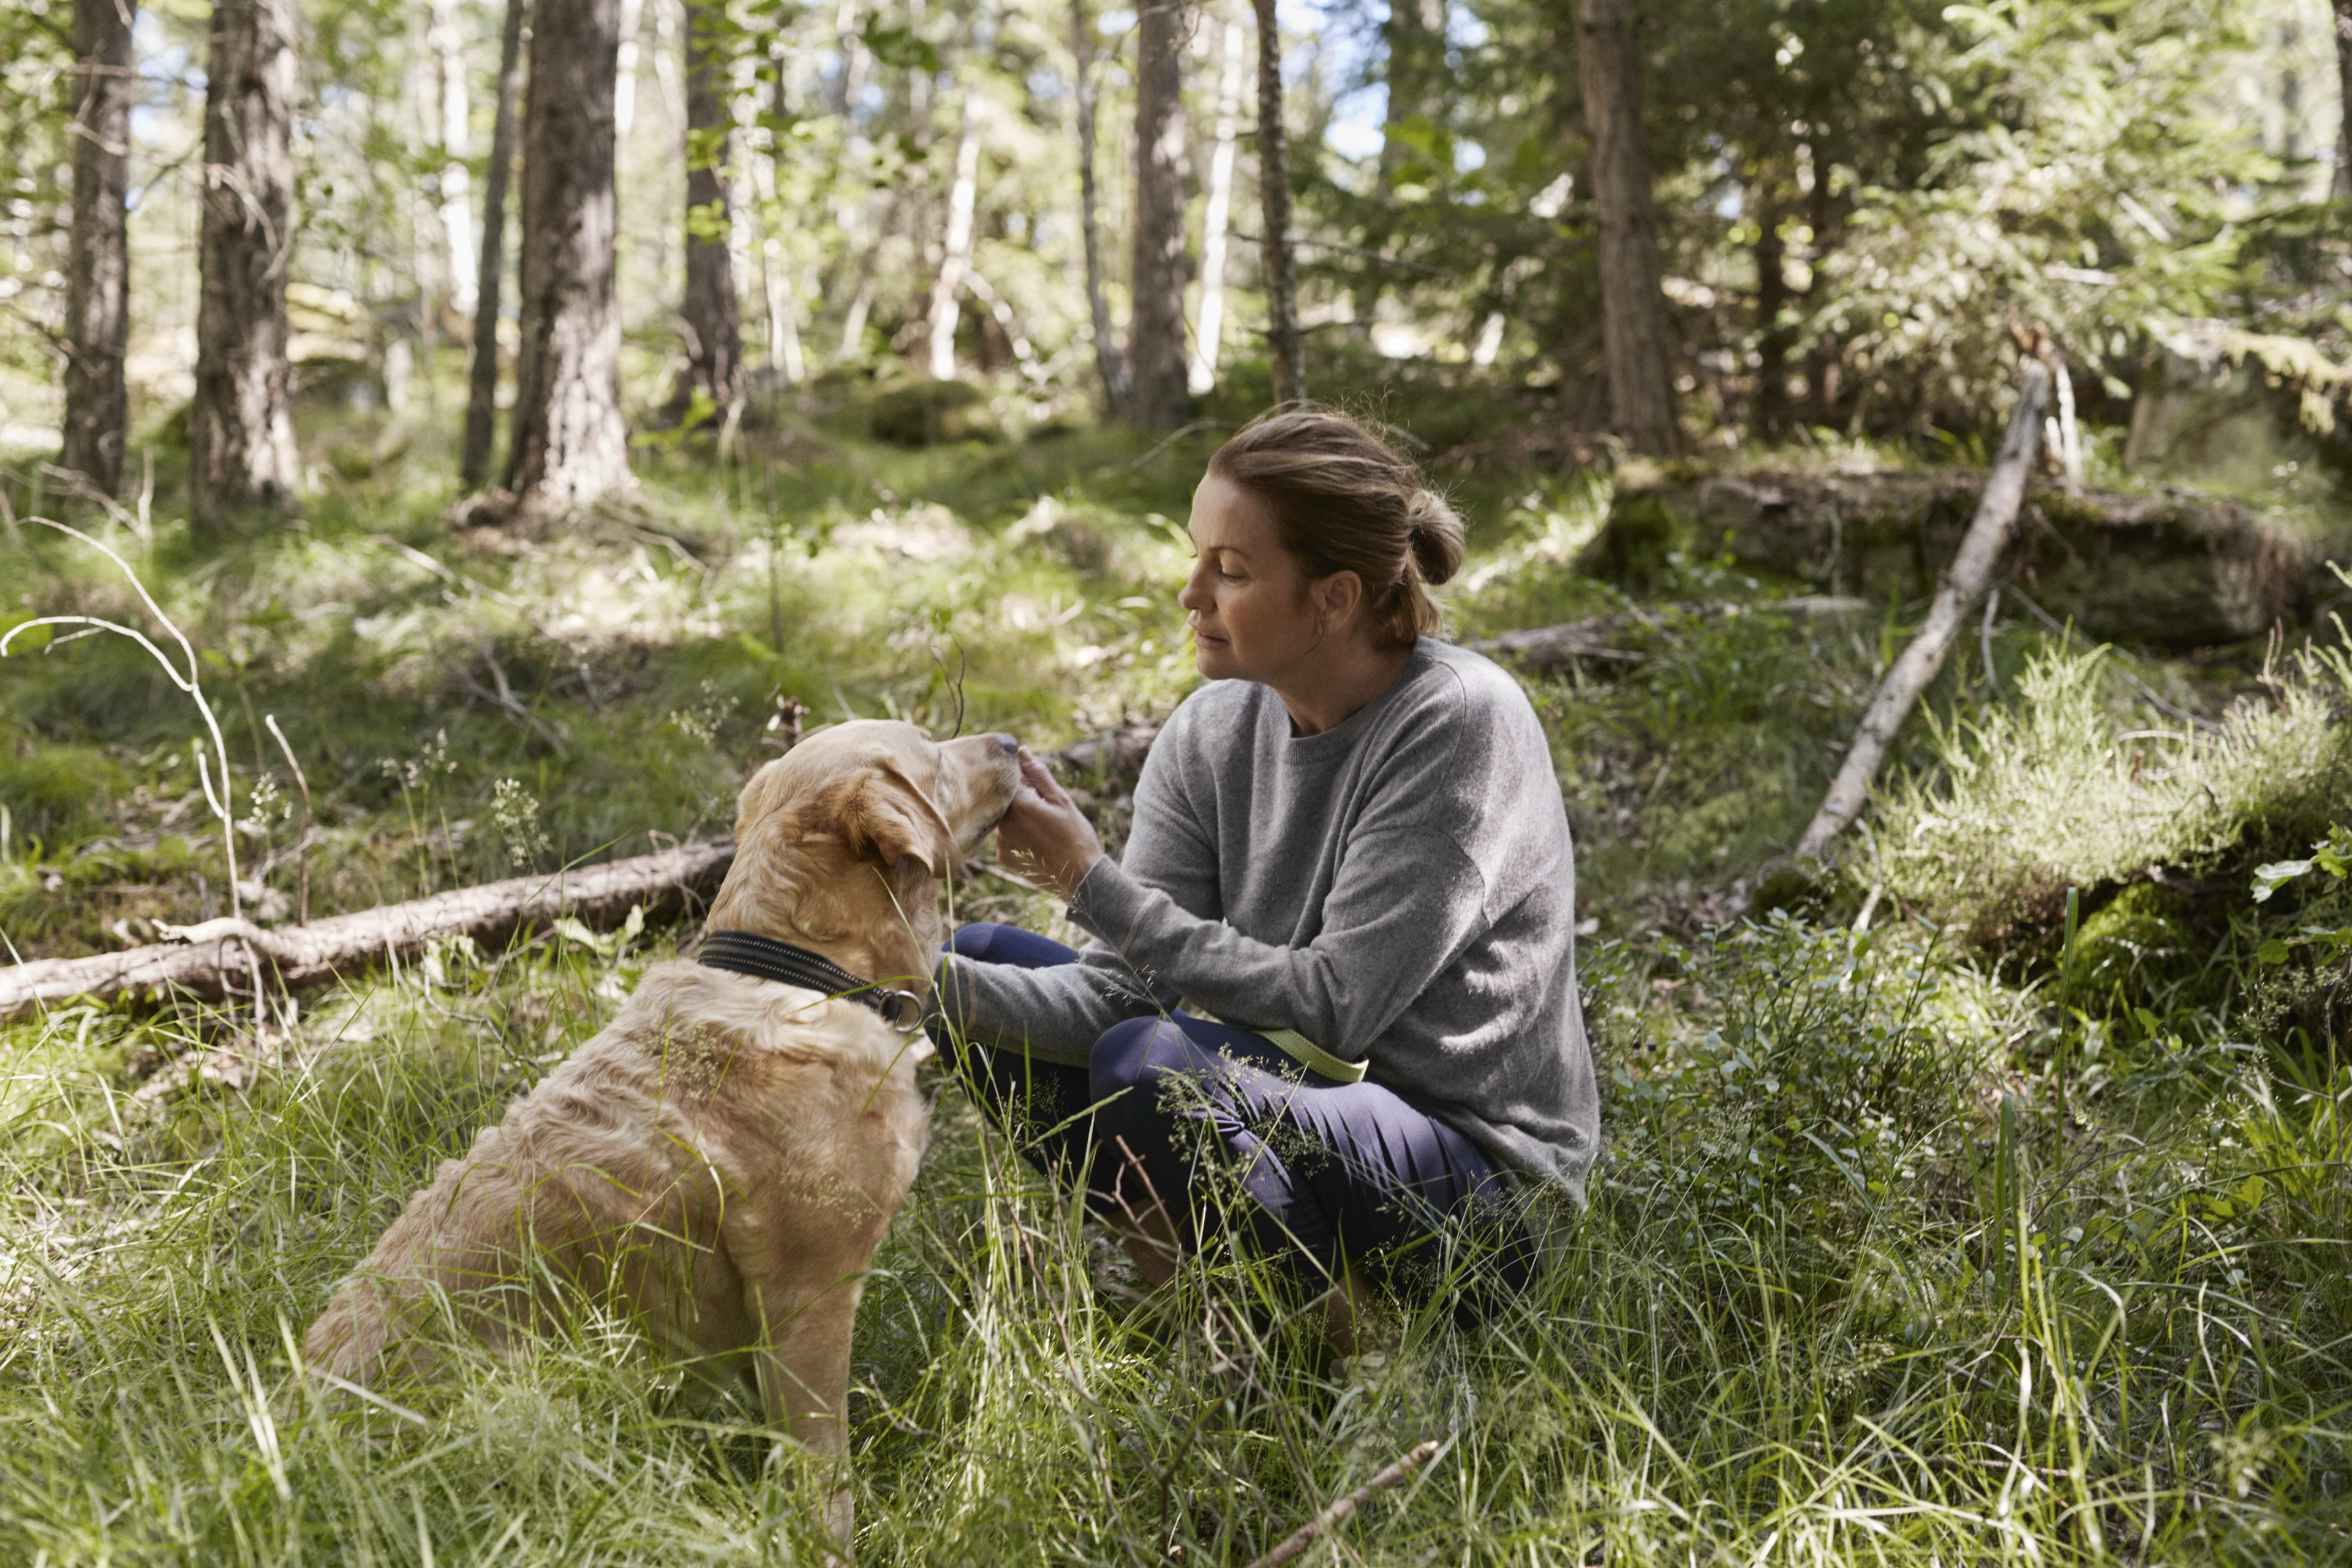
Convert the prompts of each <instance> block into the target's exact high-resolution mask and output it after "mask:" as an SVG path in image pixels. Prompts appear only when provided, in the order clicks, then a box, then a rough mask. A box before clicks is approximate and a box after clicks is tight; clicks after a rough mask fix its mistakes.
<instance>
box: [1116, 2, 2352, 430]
mask: <svg viewBox="0 0 2352 1568" xmlns="http://www.w3.org/2000/svg"><path fill="white" fill-rule="evenodd" d="M2346 3H2347V4H2352V0H2346ZM1070 54H1071V56H1072V58H1074V59H1075V60H1076V62H1077V89H1078V90H1077V100H1078V102H1077V109H1078V230H1079V233H1080V234H1081V235H1082V236H1083V237H1084V238H1085V241H1086V252H1087V312H1088V314H1089V316H1090V317H1091V319H1092V321H1093V323H1094V332H1095V373H1096V374H1097V375H1099V376H1101V377H1102V387H1103V405H1104V406H1105V407H1106V408H1108V410H1109V411H1110V412H1112V413H1114V414H1116V413H1118V411H1119V410H1120V409H1122V408H1124V407H1126V406H1127V355H1126V354H1125V353H1122V352H1120V349H1119V345H1118V337H1117V336H1116V335H1115V334H1114V332H1113V331H1112V329H1111V322H1110V300H1109V298H1108V296H1107V295H1105V294H1104V292H1103V261H1102V222H1101V219H1100V216H1099V204H1098V203H1097V199H1096V195H1095V70H1094V58H1095V51H1094V18H1093V17H1091V16H1088V15H1087V0H1070Z"/></svg>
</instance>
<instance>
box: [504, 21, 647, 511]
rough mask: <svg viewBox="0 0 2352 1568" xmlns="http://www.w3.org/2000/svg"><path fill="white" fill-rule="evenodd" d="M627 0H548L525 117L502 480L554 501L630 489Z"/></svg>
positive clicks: (580, 500) (588, 500)
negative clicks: (517, 328) (625, 397)
mask: <svg viewBox="0 0 2352 1568" xmlns="http://www.w3.org/2000/svg"><path fill="white" fill-rule="evenodd" d="M620 25H621V19H620V5H619V0H540V4H539V7H538V12H537V15H536V16H534V17H533V19H532V23H531V38H530V100H529V104H528V108H527V109H526V111H525V114H524V123H523V180H522V353H521V355H520V363H519V364H518V365H517V367H516V376H515V379H516V389H515V407H514V435H513V437H512V439H511V440H510V441H509V450H508V457H507V476H508V477H507V488H508V489H510V490H512V491H514V492H515V493H516V495H517V497H518V498H520V501H521V504H522V505H523V507H524V508H525V509H526V510H541V511H553V512H560V511H563V510H569V509H571V508H573V507H580V506H586V505H590V504H592V503H593V502H594V501H595V500H598V499H599V498H600V497H602V496H604V495H605V494H607V493H608V492H611V491H614V490H625V489H631V488H633V485H634V481H633V480H632V479H631V478H630V475H629V432H628V426H627V425H626V423H625V422H624V421H623V419H622V418H621V388H620V363H621V318H620V312H619V310H618V308H617V306H616V304H615V302H614V294H613V282H614V279H613V274H614V226H613V225H614V191H613V148H614V128H613V92H614V62H615V60H616V58H617V57H618V54H619V50H620Z"/></svg>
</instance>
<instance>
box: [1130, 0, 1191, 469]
mask: <svg viewBox="0 0 2352 1568" xmlns="http://www.w3.org/2000/svg"><path fill="white" fill-rule="evenodd" d="M1191 21H1192V18H1191V15H1190V8H1189V6H1188V5H1187V4H1186V0H1145V4H1144V5H1143V9H1142V13H1141V15H1140V16H1139V17H1138V18H1137V23H1136V33H1135V252H1134V262H1133V268H1132V271H1131V273H1130V276H1129V292H1130V293H1131V294H1132V296H1133V304H1132V309H1131V313H1130V314H1129V318H1128V337H1127V362H1128V372H1129V376H1130V377H1131V378H1132V379H1131V381H1130V383H1129V387H1128V395H1127V416H1128V418H1129V420H1130V421H1132V422H1133V423H1135V424H1137V425H1139V426H1142V427H1143V428H1144V429H1147V430H1173V429H1174V428H1176V427H1177V426H1180V425H1181V424H1183V423H1184V421H1185V420H1187V419H1189V418H1191V417H1192V396H1191V395H1190V394H1188V393H1187V392H1186V391H1185V390H1184V384H1185V376H1186V365H1185V360H1186V358H1187V355H1186V354H1185V353H1184V259H1185V258H1184V176H1185V174H1186V167H1185V157H1184V40H1185V37H1186V36H1187V34H1188V33H1189V32H1190V31H1191Z"/></svg>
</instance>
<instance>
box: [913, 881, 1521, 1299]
mask: <svg viewBox="0 0 2352 1568" xmlns="http://www.w3.org/2000/svg"><path fill="white" fill-rule="evenodd" d="M948 946H949V948H950V951H951V952H955V953H956V954H957V955H958V956H959V957H961V958H963V959H966V960H970V961H973V962H977V963H1010V964H1014V965H1017V966H1019V967H1021V968H1024V969H1044V968H1050V967H1053V966H1055V965H1058V964H1064V963H1071V962H1073V961H1074V960H1076V957H1077V954H1076V952H1073V951H1072V950H1070V949H1069V948H1066V947H1065V946H1063V945H1062V944H1061V943H1060V942H1054V941H1052V940H1050V939H1049V938H1046V937H1042V936H1039V935H1037V934H1036V933H1035V932H1034V931H1023V930H1021V929H1020V928H1018V927H1016V926H1006V925H989V924H978V925H968V926H965V927H964V928H962V929H961V931H957V932H956V933H955V935H954V937H953V938H952V939H951V940H950V942H949V943H948ZM941 1049H942V1052H943V1054H945V1055H947V1056H948V1057H949V1058H950V1060H955V1061H956V1062H957V1064H958V1066H959V1068H961V1073H962V1077H963V1081H964V1083H965V1085H966V1087H967V1088H968V1089H969V1090H970V1091H971V1094H972V1097H973V1098H974V1099H975V1100H977V1101H978V1102H979V1104H980V1106H981V1109H982V1111H983V1112H984V1113H986V1115H987V1116H988V1117H989V1119H990V1120H991V1121H993V1122H994V1123H996V1125H997V1126H998V1127H999V1128H1000V1129H1002V1130H1003V1131H1005V1132H1006V1133H1007V1134H1008V1135H1009V1136H1011V1137H1012V1138H1013V1141H1014V1142H1016V1143H1017V1144H1018V1145H1019V1146H1020V1147H1021V1149H1022V1151H1023V1152H1024V1155H1025V1156H1026V1157H1027V1158H1028V1159H1029V1161H1030V1162H1031V1163H1033V1164H1034V1165H1036V1166H1037V1168H1038V1169H1039V1170H1041V1171H1043V1172H1045V1173H1046V1174H1047V1175H1048V1176H1052V1177H1055V1178H1056V1179H1059V1180H1063V1181H1068V1180H1072V1179H1074V1178H1076V1176H1077V1175H1078V1174H1079V1173H1090V1174H1089V1175H1088V1177H1087V1194H1086V1195H1087V1203H1088V1205H1090V1206H1091V1207H1092V1208H1094V1210H1095V1211H1096V1212H1097V1213H1098V1214H1102V1215H1106V1216H1108V1217H1111V1218H1118V1217H1120V1216H1122V1215H1139V1214H1141V1213H1143V1212H1145V1211H1146V1210H1148V1209H1150V1207H1151V1206H1152V1205H1153V1199H1154V1198H1155V1197H1156V1198H1158V1199H1159V1200H1160V1202H1161V1203H1162V1204H1164V1205H1166V1207H1167V1209H1168V1211H1169V1213H1170V1215H1171V1218H1173V1219H1174V1220H1175V1222H1176V1223H1177V1225H1178V1226H1179V1228H1180V1231H1183V1232H1187V1233H1188V1234H1189V1235H1191V1236H1197V1233H1198V1231H1199V1229H1200V1228H1201V1223H1202V1217H1203V1216H1202V1208H1203V1207H1204V1206H1205V1205H1206V1204H1207V1203H1208V1202H1209V1201H1210V1200H1211V1194H1212V1192H1213V1188H1214V1187H1215V1186H1216V1185H1217V1184H1218V1183H1219V1180H1220V1177H1221V1176H1222V1178H1223V1185H1224V1187H1225V1188H1226V1190H1228V1191H1234V1192H1237V1194H1238V1195H1239V1196H1241V1197H1242V1198H1244V1199H1245V1200H1246V1201H1245V1202H1244V1203H1242V1204H1241V1205H1238V1206H1239V1213H1238V1214H1237V1215H1235V1217H1236V1219H1237V1220H1239V1221H1240V1223H1242V1224H1243V1225H1244V1226H1246V1228H1247V1233H1248V1239H1249V1240H1250V1241H1251V1242H1252V1244H1253V1245H1254V1247H1255V1249H1256V1250H1257V1251H1258V1252H1259V1253H1260V1254H1261V1255H1263V1256H1265V1257H1269V1258H1277V1259H1280V1260H1282V1261H1284V1262H1285V1263H1286V1264H1288V1265H1291V1266H1294V1267H1297V1268H1300V1269H1301V1270H1302V1271H1303V1272H1304V1274H1305V1275H1306V1276H1307V1279H1308V1281H1309V1282H1310V1283H1314V1282H1319V1281H1323V1280H1328V1279H1333V1278H1335V1277H1336V1276H1337V1275H1338V1273H1339V1270H1340V1269H1341V1268H1343V1267H1344V1266H1345V1265H1346V1264H1348V1263H1351V1262H1352V1263H1359V1264H1361V1265H1363V1266H1364V1267H1365V1268H1366V1269H1367V1271H1368V1272H1369V1273H1370V1274H1371V1275H1372V1276H1373V1277H1374V1278H1375V1279H1379V1280H1381V1281H1382V1282H1383V1283H1386V1284H1389V1285H1390V1286H1391V1288H1395V1287H1397V1286H1399V1285H1402V1284H1403V1283H1404V1278H1405V1277H1406V1276H1409V1275H1410V1276H1416V1277H1419V1278H1420V1279H1422V1280H1423V1282H1424V1283H1425V1284H1426V1285H1428V1286H1433V1287H1438V1288H1441V1289H1443V1288H1444V1282H1445V1281H1447V1280H1449V1279H1450V1280H1451V1281H1452V1283H1453V1288H1454V1289H1457V1290H1459V1289H1463V1288H1464V1287H1465V1285H1467V1284H1469V1283H1470V1282H1471V1281H1472V1279H1474V1278H1475V1280H1476V1282H1477V1283H1478V1284H1479V1285H1481V1286H1482V1287H1486V1288H1491V1287H1492V1286H1495V1285H1501V1286H1503V1287H1505V1288H1507V1289H1517V1288H1518V1287H1519V1286H1520V1285H1522V1284H1524V1283H1525V1282H1526V1280H1527V1279H1528V1274H1529V1272H1530V1268H1531V1266H1532V1262H1533V1247H1532V1246H1531V1245H1530V1244H1529V1243H1528V1240H1527V1239H1526V1235H1525V1232H1524V1229H1523V1228H1522V1227H1521V1226H1520V1225H1519V1224H1518V1223H1517V1220H1516V1218H1515V1217H1514V1209H1513V1207H1512V1205H1510V1203H1509V1201H1508V1200H1509V1188H1508V1184H1507V1183H1506V1181H1505V1180H1504V1178H1503V1176H1502V1174H1501V1173H1499V1172H1497V1171H1496V1169H1495V1167H1494V1166H1493V1165H1492V1164H1490V1163H1488V1162H1487V1160H1486V1156H1485V1155H1484V1154H1482V1153H1480V1152H1478V1150H1477V1147H1476V1146H1475V1145H1474V1144H1473V1143H1472V1142H1470V1141H1469V1140H1468V1139H1467V1138H1465V1137H1464V1136H1463V1135H1462V1134H1461V1133H1459V1132H1457V1131H1454V1129H1453V1128H1451V1127H1449V1126H1447V1125H1446V1124H1445V1123H1444V1122H1442V1121H1438V1120H1437V1119H1436V1118H1434V1117H1433V1116H1431V1115H1430V1114H1429V1113H1428V1112H1427V1111H1425V1110H1421V1109H1420V1108H1419V1107H1417V1106H1415V1105H1413V1104H1412V1102H1411V1101H1409V1100H1405V1099H1404V1098H1403V1097H1402V1096H1401V1095H1399V1094H1398V1093H1396V1091H1395V1090H1393V1089H1385V1088H1383V1087H1381V1085H1380V1084H1377V1083H1373V1082H1370V1081H1369V1080H1367V1081H1365V1082H1361V1083H1345V1084H1343V1083H1335V1082H1333V1081H1331V1080H1330V1079H1326V1078H1323V1077H1322V1076H1320V1075H1319V1074H1317V1073H1312V1072H1309V1071H1307V1069H1306V1068H1302V1067H1300V1066H1299V1065H1298V1064H1297V1062H1295V1061H1293V1060H1292V1059H1291V1058H1290V1057H1288V1056H1287V1055H1286V1054H1285V1053H1284V1052H1283V1050H1282V1049H1281V1048H1280V1047H1277V1046H1276V1045H1275V1044H1274V1043H1273V1042H1272V1041H1270V1040H1268V1039H1266V1038H1265V1037H1263V1036H1260V1035H1255V1034H1253V1033H1251V1032H1250V1031H1248V1030H1246V1029H1238V1028H1234V1027H1233V1026H1230V1025H1224V1024H1214V1023H1211V1022H1209V1021H1208V1020H1206V1019H1203V1018H1195V1017H1193V1016H1192V1015H1190V1014H1188V1013H1182V1012H1178V1013H1174V1014H1172V1015H1171V1016H1168V1017H1165V1018H1161V1017H1156V1016H1155V1017H1140V1018H1130V1019H1128V1020H1127V1021H1126V1022H1124V1023H1121V1024H1118V1025H1115V1026H1112V1027H1111V1028H1110V1029H1109V1030H1108V1031H1107V1032H1106V1033H1105V1034H1104V1035H1103V1037H1101V1038H1100V1039H1098V1040H1097V1041H1096V1042H1095V1045H1094V1049H1093V1051H1092V1053H1091V1054H1090V1055H1089V1056H1088V1058H1087V1065H1086V1066H1085V1067H1083V1068H1078V1067H1070V1066H1066V1065H1064V1064H1062V1063H1058V1062H1048V1061H1041V1060H1039V1059H1038V1058H1034V1057H1032V1056H1029V1055H1027V1054H1026V1053H1024V1052H1023V1051H1021V1050H1019V1049H1017V1048H1004V1047H990V1046H987V1045H982V1044H977V1043H975V1044H972V1045H971V1046H969V1047H964V1048H963V1049H961V1051H960V1050H958V1049H957V1048H956V1047H954V1046H953V1045H952V1044H950V1042H947V1041H944V1040H943V1041H941ZM1122 1146H1123V1148H1122ZM1129 1156H1131V1158H1130V1157H1129ZM1204 1162H1214V1163H1216V1164H1217V1165H1218V1166H1220V1167H1221V1168H1222V1169H1221V1171H1220V1172H1219V1173H1212V1172H1210V1171H1208V1170H1206V1169H1204V1168H1203V1167H1204ZM1147 1182H1148V1184H1149V1185H1148V1188H1147V1187H1146V1185H1145V1184H1146V1183H1147ZM1188 1227H1189V1228H1188ZM1474 1260H1475V1262H1476V1264H1477V1265H1478V1267H1477V1268H1476V1269H1475V1272H1470V1271H1465V1268H1464V1266H1465V1264H1467V1263H1470V1262H1472V1261H1474ZM1412 1293H1415V1294H1419V1293H1421V1292H1419V1291H1415V1292H1412ZM1486 1293H1487V1292H1486V1289H1472V1290H1466V1291H1465V1293H1463V1294H1461V1295H1458V1296H1457V1297H1456V1305H1457V1308H1461V1309H1470V1308H1474V1307H1475V1305H1476V1304H1478V1303H1477V1299H1478V1298H1481V1297H1484V1296H1485V1295H1486Z"/></svg>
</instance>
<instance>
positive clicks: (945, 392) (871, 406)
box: [853, 381, 1004, 447]
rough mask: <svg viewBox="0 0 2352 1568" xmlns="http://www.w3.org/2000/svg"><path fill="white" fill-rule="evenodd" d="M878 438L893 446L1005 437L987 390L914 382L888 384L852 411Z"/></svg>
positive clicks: (965, 384)
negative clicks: (991, 407) (862, 419)
mask: <svg viewBox="0 0 2352 1568" xmlns="http://www.w3.org/2000/svg"><path fill="white" fill-rule="evenodd" d="M853 414H854V416H855V415H862V416H863V418H864V422H865V425H866V431H867V433H868V434H869V435H871V436H872V437H874V439H876V440H877V441H884V442H887V443H888V444H889V445H891V446H893V447H935V446H938V445H940V444H941V443H943V442H955V441H985V442H995V441H1002V440H1003V439H1004V430H1003V426H1000V425H999V424H998V423H997V421H996V416H995V415H994V414H992V413H991V412H990V410H989V406H988V394H987V393H985V392H983V391H982V390H981V389H980V388H979V387H977V386H974V385H972V384H971V383H970V382H967V381H910V382H900V383H898V384H897V385H895V386H888V387H885V388H883V389H882V390H881V391H879V392H877V393H876V394H875V395H873V396H872V397H870V398H868V399H866V401H865V403H864V404H863V405H859V406H858V407H857V408H856V410H854V411H853Z"/></svg>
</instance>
